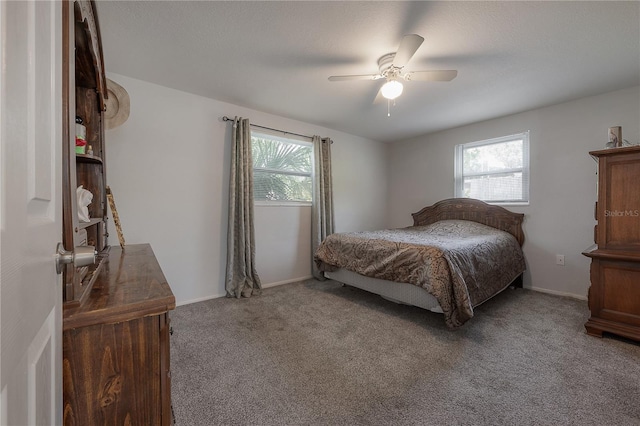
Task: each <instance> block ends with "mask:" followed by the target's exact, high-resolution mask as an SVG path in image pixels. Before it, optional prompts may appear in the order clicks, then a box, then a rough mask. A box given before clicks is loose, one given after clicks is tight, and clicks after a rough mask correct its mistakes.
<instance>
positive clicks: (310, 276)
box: [176, 275, 313, 306]
mask: <svg viewBox="0 0 640 426" xmlns="http://www.w3.org/2000/svg"><path fill="white" fill-rule="evenodd" d="M311 278H313V276H312V275H307V276H304V277H300V278H291V279H290V280H284V281H278V282H275V283H269V284H262V288H270V287H277V286H279V285H283V284H290V283H297V282H298V281H305V280H308V279H311ZM226 296H227V295H226V293H223V294H214V295H211V296H205V297H198V298H197V299H189V300H183V301H182V302H176V306H183V305H190V304H192V303H198V302H204V301H205V300H211V299H217V298H219V297H226Z"/></svg>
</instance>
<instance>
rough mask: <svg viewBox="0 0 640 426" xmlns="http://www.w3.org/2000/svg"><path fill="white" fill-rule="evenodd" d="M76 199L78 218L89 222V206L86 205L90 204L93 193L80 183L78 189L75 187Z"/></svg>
mask: <svg viewBox="0 0 640 426" xmlns="http://www.w3.org/2000/svg"><path fill="white" fill-rule="evenodd" d="M76 199H77V200H78V219H80V221H81V222H90V221H91V219H89V208H88V207H87V206H88V205H89V204H91V201H92V200H93V194H92V193H91V192H90V191H87V190H86V189H84V188H83V187H82V185H80V186H79V187H78V189H76Z"/></svg>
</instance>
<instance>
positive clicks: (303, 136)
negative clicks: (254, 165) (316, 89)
mask: <svg viewBox="0 0 640 426" xmlns="http://www.w3.org/2000/svg"><path fill="white" fill-rule="evenodd" d="M222 121H233V118H229V117H227V116H226V115H225V116H224V117H222ZM249 125H250V126H252V127H260V128H261V129H265V130H272V131H274V132H280V133H284V134H285V135H295V136H300V137H302V138H307V139H313V136H307V135H301V134H299V133H292V132H285V131H284V130H279V129H273V128H271V127H265V126H260V125H258V124H252V123H249Z"/></svg>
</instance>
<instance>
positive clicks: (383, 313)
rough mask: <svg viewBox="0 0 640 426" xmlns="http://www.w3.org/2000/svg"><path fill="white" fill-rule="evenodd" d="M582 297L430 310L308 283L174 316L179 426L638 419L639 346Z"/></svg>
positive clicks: (518, 297)
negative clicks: (593, 320)
mask: <svg viewBox="0 0 640 426" xmlns="http://www.w3.org/2000/svg"><path fill="white" fill-rule="evenodd" d="M587 317H588V310H587V306H586V302H583V301H578V300H573V299H568V298H562V297H557V296H551V295H547V294H543V293H537V292H533V291H530V290H523V289H517V290H511V289H508V290H506V291H505V292H503V293H501V294H500V295H498V296H496V297H495V298H493V299H492V300H490V301H488V302H486V303H485V304H483V305H482V306H480V307H478V308H477V309H476V312H475V317H474V318H472V319H471V321H469V322H468V323H467V324H465V325H464V326H463V327H462V328H461V329H459V330H455V331H451V330H448V329H447V328H446V326H445V324H444V320H443V318H442V316H441V315H439V314H434V313H430V312H427V311H424V310H421V309H418V308H413V307H408V306H402V305H396V304H394V303H392V302H388V301H386V300H384V299H382V298H380V297H378V296H376V295H372V294H369V293H367V292H364V291H361V290H358V289H355V288H351V287H343V286H342V285H341V284H339V283H336V282H333V281H327V282H318V281H314V280H309V281H305V282H301V283H294V284H286V285H282V286H279V287H274V288H270V289H266V290H264V291H263V294H262V295H261V296H259V297H253V298H251V299H242V300H235V299H225V298H222V299H214V300H209V301H206V302H200V303H196V304H191V305H186V306H181V307H178V308H177V309H176V310H175V311H173V312H172V314H171V318H172V326H173V329H174V334H173V336H172V338H171V369H172V387H173V389H172V397H173V406H174V410H175V416H176V424H177V425H178V426H183V425H184V426H195V425H207V426H212V425H581V426H586V425H598V426H600V425H619V426H622V425H640V345H639V344H637V343H633V342H629V341H624V340H622V339H616V338H612V337H606V338H603V339H599V338H595V337H591V336H587V335H586V334H585V331H584V327H583V324H584V322H585V321H586V319H587Z"/></svg>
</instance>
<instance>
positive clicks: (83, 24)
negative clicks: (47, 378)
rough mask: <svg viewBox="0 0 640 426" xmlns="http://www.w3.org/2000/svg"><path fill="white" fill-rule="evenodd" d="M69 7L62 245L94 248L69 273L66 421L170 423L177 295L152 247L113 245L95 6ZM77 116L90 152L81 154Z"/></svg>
mask: <svg viewBox="0 0 640 426" xmlns="http://www.w3.org/2000/svg"><path fill="white" fill-rule="evenodd" d="M62 10H63V12H62V17H63V35H62V38H63V120H64V122H63V139H64V140H63V150H64V151H63V156H62V157H63V179H62V180H63V191H62V196H63V245H64V248H65V249H66V250H67V251H71V250H74V248H76V247H82V246H93V247H95V249H96V251H97V261H96V262H95V264H93V265H90V266H84V267H76V266H74V265H72V264H67V265H64V267H63V280H64V284H65V285H64V288H63V294H62V295H61V297H62V298H63V300H64V304H63V365H62V372H63V404H64V407H63V422H64V424H65V425H98V424H100V425H103V424H104V425H106V424H109V425H170V424H172V423H173V422H172V415H171V369H170V358H169V337H170V333H169V330H170V325H169V323H170V318H169V311H170V310H172V309H174V308H175V298H174V296H173V293H172V292H171V288H170V286H169V284H168V283H167V281H166V279H165V277H164V274H163V273H162V270H161V268H160V265H159V264H158V262H157V260H156V257H155V255H154V253H153V250H152V249H151V246H150V245H148V244H138V245H129V246H125V247H124V248H121V247H119V246H118V247H113V248H112V247H110V246H109V244H108V234H107V219H108V218H107V198H106V184H107V180H106V161H105V160H106V159H105V151H106V141H105V132H104V128H105V123H104V108H105V98H106V96H107V85H106V78H105V72H104V60H103V56H102V42H101V39H100V26H99V23H98V18H97V15H96V8H95V3H94V2H93V1H64V2H62ZM76 117H80V118H81V119H82V120H83V124H84V126H85V127H86V140H87V143H88V144H89V145H91V146H92V148H93V154H91V155H90V154H78V155H77V154H76V153H75V136H76V132H75V124H76V123H75V118H76ZM79 185H82V186H83V187H84V188H85V189H87V190H89V191H90V192H91V193H92V194H93V201H92V203H91V204H90V205H89V216H90V221H89V222H86V223H85V222H82V221H80V220H79V219H78V206H77V200H76V188H77V187H78V186H79ZM76 251H77V250H76Z"/></svg>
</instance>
